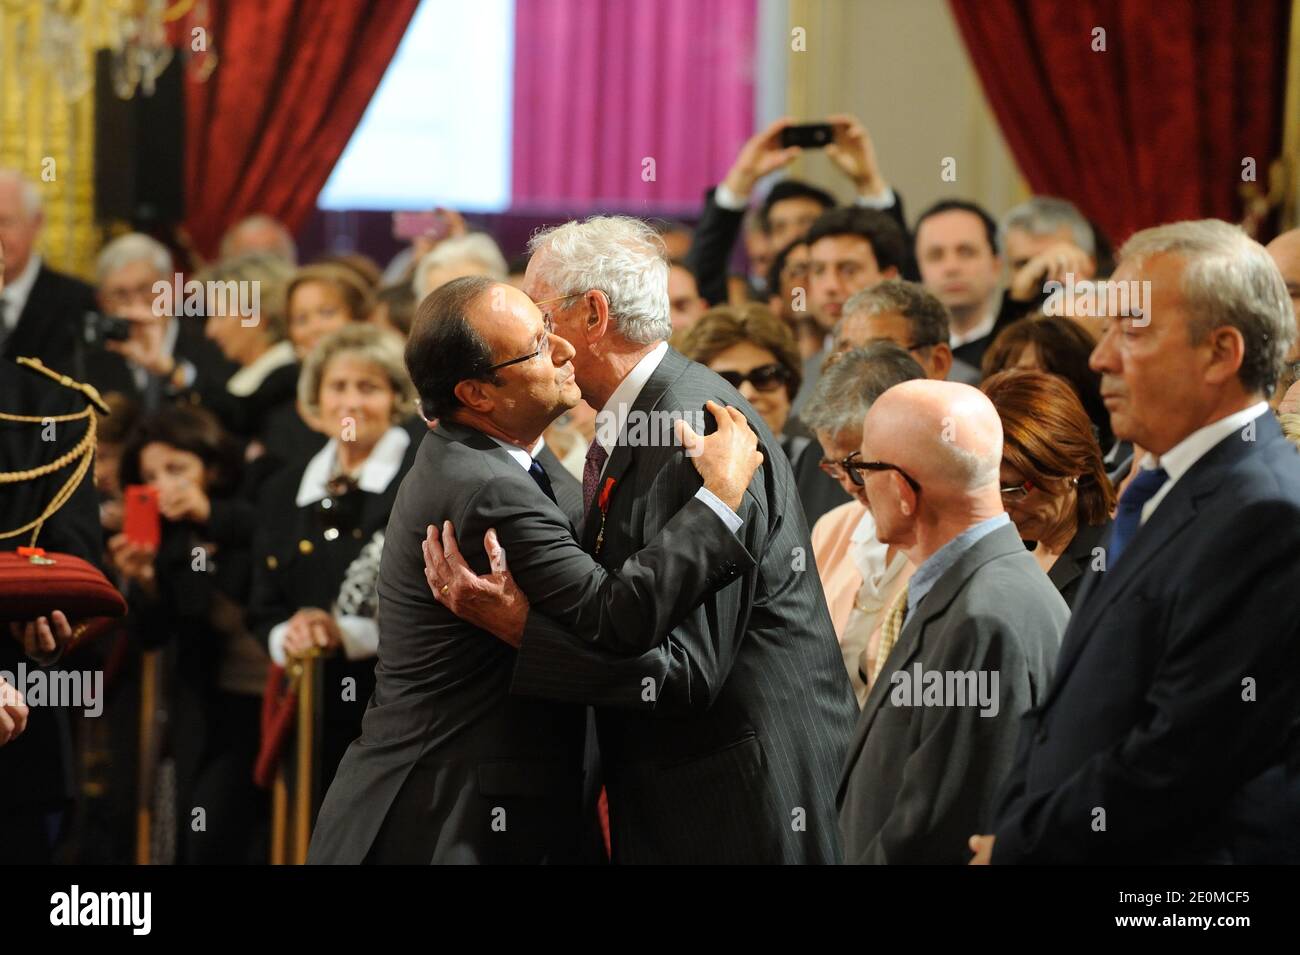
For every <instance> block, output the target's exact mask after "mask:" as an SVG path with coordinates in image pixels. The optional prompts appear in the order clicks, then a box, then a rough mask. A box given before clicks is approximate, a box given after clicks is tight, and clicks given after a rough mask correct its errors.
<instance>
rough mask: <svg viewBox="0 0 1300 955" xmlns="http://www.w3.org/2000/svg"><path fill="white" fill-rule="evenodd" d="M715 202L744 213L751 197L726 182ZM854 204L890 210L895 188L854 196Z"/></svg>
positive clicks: (714, 198) (719, 189)
mask: <svg viewBox="0 0 1300 955" xmlns="http://www.w3.org/2000/svg"><path fill="white" fill-rule="evenodd" d="M713 201H714V202H715V203H717V204H718V207H719V208H722V209H729V210H731V211H732V212H743V211H744V210H745V207H746V206H748V205H749V196H738V195H736V194H735V193H734V192H732V191H731V190H730V189H728V188H727V184H726V183H725V182H722V183H718V188H716V189H714V190H713ZM853 204H854V205H856V206H861V207H862V208H864V209H888V208H889V207H890V206H892V205H893V204H894V188H893V187H892V186H886V187H885V188H884V190H882V191H881V192H878V193H876V194H875V195H874V196H863V195H857V196H854V197H853Z"/></svg>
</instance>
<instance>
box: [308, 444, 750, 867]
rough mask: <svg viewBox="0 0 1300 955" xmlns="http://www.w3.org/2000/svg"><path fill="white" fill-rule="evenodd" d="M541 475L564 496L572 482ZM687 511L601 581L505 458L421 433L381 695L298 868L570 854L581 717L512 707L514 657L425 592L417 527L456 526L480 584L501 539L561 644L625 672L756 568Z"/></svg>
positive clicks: (388, 622) (401, 531) (392, 537)
mask: <svg viewBox="0 0 1300 955" xmlns="http://www.w3.org/2000/svg"><path fill="white" fill-rule="evenodd" d="M548 457H549V455H548ZM543 467H545V464H543ZM551 473H552V474H553V475H555V477H556V478H560V480H557V481H556V482H555V483H556V484H557V486H558V487H559V490H560V493H557V495H556V497H557V500H558V499H559V498H560V497H561V494H564V493H566V491H567V489H566V488H564V487H563V485H564V484H565V483H566V482H567V483H573V482H572V479H569V478H567V476H562V475H561V473H560V472H558V471H552V472H551ZM684 505H685V506H683V507H682V508H681V514H679V515H677V516H676V519H675V520H673V521H669V522H668V523H667V526H666V527H665V528H664V533H663V534H661V535H659V536H658V537H657V538H656V539H655V540H654V541H653V543H652V544H651V546H650V547H648V548H646V549H645V550H644V552H643V553H640V554H637V555H631V554H629V557H630V558H631V559H630V560H628V561H627V562H626V563H625V564H621V565H620V566H618V567H617V568H615V569H613V570H611V571H606V570H604V569H602V568H601V567H599V566H597V565H596V563H595V562H593V561H592V559H591V557H590V556H589V555H588V554H586V553H584V552H583V550H582V549H581V548H580V547H579V546H578V544H577V543H576V541H575V539H574V536H573V527H572V525H571V523H570V520H569V518H568V516H567V515H566V514H565V513H564V512H563V511H562V510H561V508H560V507H559V506H557V505H556V504H555V503H552V502H551V501H550V500H549V499H548V498H546V497H545V496H544V495H543V493H542V491H541V490H540V489H539V488H538V486H537V485H536V484H535V483H534V482H533V479H532V478H531V477H529V475H528V472H527V471H525V470H524V469H523V468H521V467H520V466H519V464H518V462H516V461H514V460H512V459H511V458H510V456H509V454H508V453H507V452H506V451H505V450H504V449H503V448H502V447H501V446H500V445H499V444H497V443H496V442H495V441H493V440H492V439H490V438H488V437H486V436H485V435H482V434H480V433H479V432H477V431H473V430H471V429H469V428H467V427H464V426H462V425H458V424H456V423H455V422H452V421H443V422H442V423H440V424H439V425H438V427H437V428H436V429H435V430H434V431H432V432H430V433H429V434H426V435H425V436H424V438H423V439H422V441H421V443H420V446H419V449H418V451H417V452H416V454H415V461H414V464H413V465H412V467H411V470H410V471H409V472H408V473H407V475H406V477H405V478H404V479H403V480H402V484H401V488H400V489H399V491H398V493H397V500H396V502H395V503H394V505H393V510H392V514H391V515H390V517H389V521H388V529H387V532H386V534H385V539H384V554H383V559H382V561H381V563H380V568H379V584H378V593H379V660H378V664H377V666H376V667H375V681H376V685H375V691H374V694H373V695H372V697H371V698H370V701H369V704H368V705H367V707H366V712H365V716H364V718H363V721H362V726H361V737H360V738H359V739H357V740H356V741H355V742H353V744H352V745H351V747H350V748H349V749H348V751H347V754H346V755H345V756H344V757H343V761H342V763H341V764H340V765H339V769H338V772H337V773H336V774H335V777H334V781H333V783H332V785H331V786H330V789H329V792H328V793H327V795H326V797H325V801H324V804H323V805H322V807H321V811H320V816H319V819H318V821H317V825H316V830H315V832H314V833H313V835H312V841H311V849H310V852H309V854H308V861H309V862H312V863H329V864H332V863H344V864H355V863H359V862H362V861H369V862H377V863H410V862H420V863H425V862H435V863H485V862H486V863H532V862H569V861H573V860H574V859H575V858H577V857H578V856H577V853H578V851H579V848H580V842H579V840H580V838H581V836H582V834H583V832H584V831H585V827H584V820H583V819H582V818H581V817H580V814H579V813H580V808H581V805H582V782H583V780H582V765H583V744H584V739H585V733H586V722H587V721H586V713H585V712H584V711H583V709H582V708H581V707H579V706H571V705H566V704H564V703H563V702H548V701H541V700H530V699H523V698H521V697H512V696H510V695H509V692H508V691H509V686H510V680H511V673H512V668H513V663H514V659H515V651H514V649H512V648H511V647H510V646H509V645H508V644H506V643H504V642H503V641H501V640H498V639H496V638H495V637H493V636H491V635H490V634H488V633H484V632H483V631H481V630H478V629H477V628H475V627H473V626H471V625H470V624H468V623H466V622H465V621H463V620H460V619H458V618H456V617H455V616H453V615H452V613H451V611H450V610H448V609H447V608H446V607H444V606H442V605H441V604H439V603H438V602H437V601H435V600H434V599H433V596H432V594H430V592H429V586H428V583H427V581H426V580H425V576H424V558H423V555H422V553H421V550H420V545H421V542H422V541H423V539H424V531H425V527H426V526H427V525H429V524H440V523H441V522H442V521H444V520H450V521H452V523H453V524H454V525H455V527H456V532H457V535H458V537H459V544H460V547H461V552H462V553H463V554H464V557H465V560H466V561H467V562H468V563H469V565H470V566H471V567H472V568H473V569H474V570H475V571H476V572H477V573H487V572H488V560H487V555H486V554H485V553H484V550H483V535H484V533H485V532H486V531H487V530H488V528H495V529H496V531H497V534H498V535H499V536H500V539H501V543H502V546H504V547H505V549H506V552H507V554H508V555H509V558H510V569H511V572H512V574H513V576H514V578H515V580H516V581H517V582H518V583H519V586H520V587H521V588H522V589H523V591H524V593H525V594H527V595H528V597H529V599H530V600H531V602H532V606H533V608H534V609H535V610H536V611H537V612H538V613H548V614H550V615H551V616H552V617H554V618H555V619H557V620H564V621H565V634H566V636H567V637H568V639H571V640H574V641H578V642H582V641H591V643H592V644H593V645H599V646H600V647H602V648H605V647H608V648H609V652H619V653H623V654H625V655H626V656H627V658H628V659H629V660H633V661H635V660H637V659H638V658H637V657H636V656H635V654H636V653H642V652H644V648H645V647H651V646H656V645H657V644H658V643H659V642H660V641H662V639H663V637H664V635H665V634H666V633H667V632H668V630H669V629H670V623H671V621H672V620H675V619H680V618H681V617H682V616H683V615H684V614H686V613H687V612H688V611H689V608H690V607H691V606H693V605H694V603H695V602H696V601H697V600H698V599H699V595H700V594H701V593H704V592H706V591H707V590H708V589H709V588H711V587H714V586H717V585H719V584H721V583H722V582H724V581H726V580H730V579H731V575H733V574H735V573H738V572H739V571H740V569H742V568H744V567H748V566H751V564H752V559H751V558H750V555H749V554H748V553H746V551H745V549H744V547H743V546H742V545H741V542H740V541H739V540H737V539H736V537H735V536H734V535H733V534H731V533H730V532H729V531H728V530H727V528H726V527H725V525H724V524H723V523H722V521H721V520H719V519H718V518H717V517H716V515H714V514H713V513H712V512H711V511H710V510H709V508H708V506H707V505H705V504H703V503H702V502H700V501H687V502H684ZM612 620H625V621H631V622H632V625H622V626H618V627H614V626H612V625H611V623H610V621H612Z"/></svg>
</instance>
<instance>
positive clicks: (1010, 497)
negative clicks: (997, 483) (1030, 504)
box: [998, 480, 1038, 501]
mask: <svg viewBox="0 0 1300 955" xmlns="http://www.w3.org/2000/svg"><path fill="white" fill-rule="evenodd" d="M1037 486H1038V485H1036V484H1035V483H1034V482H1033V481H1028V480H1027V481H1025V482H1024V483H1023V484H1016V485H1014V486H1012V487H1000V488H998V490H999V491H1000V492H1001V493H1002V499H1003V500H1006V501H1023V500H1024V499H1025V498H1027V497H1028V496H1029V492H1030V491H1032V490H1034V488H1036V487H1037Z"/></svg>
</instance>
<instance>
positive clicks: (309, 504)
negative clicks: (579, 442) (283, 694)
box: [249, 323, 418, 796]
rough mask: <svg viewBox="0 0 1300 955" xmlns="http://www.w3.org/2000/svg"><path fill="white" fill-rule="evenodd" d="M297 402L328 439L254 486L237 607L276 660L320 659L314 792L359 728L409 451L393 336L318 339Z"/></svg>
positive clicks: (401, 368) (374, 333)
mask: <svg viewBox="0 0 1300 955" xmlns="http://www.w3.org/2000/svg"><path fill="white" fill-rule="evenodd" d="M298 401H299V404H301V405H302V406H303V407H304V408H305V409H306V410H307V411H308V413H310V414H311V415H312V417H313V418H314V419H315V420H317V421H319V422H320V425H321V427H322V428H323V429H324V431H325V433H326V435H327V436H328V438H329V440H328V442H327V443H326V445H325V447H324V448H322V449H321V450H320V451H318V452H317V453H316V454H315V455H313V456H312V457H310V458H309V459H307V460H306V461H305V462H301V461H300V463H299V464H298V465H297V466H296V467H288V468H285V469H284V470H283V471H281V472H280V473H279V474H277V475H276V476H275V477H272V478H271V479H269V480H268V481H267V483H266V485H265V487H264V489H263V492H262V494H261V497H260V500H259V527H258V534H257V536H256V537H255V538H254V542H253V592H252V597H251V599H250V601H249V615H250V619H251V620H252V623H253V626H254V628H255V630H256V632H257V633H258V634H259V636H261V637H262V639H263V640H265V641H266V645H267V647H268V648H269V651H270V655H271V659H272V660H274V661H275V662H276V663H277V664H279V665H281V666H284V665H285V664H286V663H287V662H288V661H289V660H290V659H291V658H296V657H303V656H307V655H309V654H315V653H323V654H325V655H326V657H327V659H326V661H325V670H324V680H323V684H322V685H323V686H324V687H325V688H326V692H325V693H324V694H323V695H322V699H323V710H322V711H321V715H322V726H323V731H322V733H323V738H322V739H321V746H320V750H319V752H320V761H319V763H318V773H317V781H318V786H319V788H318V791H317V794H318V795H319V796H323V794H324V792H325V789H326V787H328V785H329V782H330V780H332V779H333V777H334V771H335V769H336V768H337V767H338V763H339V760H340V759H342V758H343V752H344V750H345V749H347V746H348V744H349V743H351V742H352V740H353V739H355V738H356V737H357V736H358V735H360V731H361V715H362V712H363V711H364V710H365V707H366V703H367V701H368V700H369V699H370V694H371V691H372V690H373V689H374V685H375V675H374V665H375V653H376V650H377V647H378V639H379V633H378V627H377V625H376V623H375V620H374V613H373V606H372V605H373V599H374V598H373V591H374V586H373V583H374V576H375V574H376V573H377V570H378V560H379V556H380V554H381V551H382V546H383V535H382V532H383V530H384V528H385V527H386V525H387V523H388V515H389V511H390V510H391V509H392V505H393V501H394V499H395V498H396V495H397V489H398V486H399V485H400V484H401V482H402V477H403V476H404V475H405V474H406V472H407V471H408V470H409V469H410V466H411V463H412V461H413V460H414V455H415V451H416V448H417V447H418V442H416V441H414V440H412V438H411V434H410V432H408V431H407V430H406V428H404V427H402V425H401V421H402V419H403V418H404V417H405V416H406V415H407V414H409V412H410V410H411V408H412V407H413V406H414V401H415V389H414V386H413V385H412V384H411V382H410V379H409V378H408V377H407V374H406V366H405V364H404V362H403V360H402V343H401V341H400V339H398V338H396V336H394V335H392V334H391V333H389V332H386V331H383V330H382V329H379V328H377V327H376V326H374V325H369V324H355V323H354V324H349V325H346V326H345V327H343V328H342V329H340V330H338V331H336V332H334V333H332V334H331V335H329V336H327V337H325V338H324V339H322V340H321V341H320V342H319V343H318V344H317V345H316V346H315V348H314V349H313V350H312V351H311V353H310V354H309V355H308V356H307V359H306V362H305V363H304V365H303V370H302V377H301V378H300V379H299V382H298ZM288 749H292V747H288Z"/></svg>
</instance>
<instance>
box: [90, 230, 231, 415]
mask: <svg viewBox="0 0 1300 955" xmlns="http://www.w3.org/2000/svg"><path fill="white" fill-rule="evenodd" d="M95 276H96V281H97V283H98V289H97V290H96V298H97V300H98V303H99V310H100V312H101V313H102V314H103V315H106V316H110V317H113V318H121V319H126V320H127V322H129V323H130V328H129V331H128V334H127V337H126V338H125V339H122V340H116V339H111V338H110V339H107V340H106V341H104V343H103V347H102V348H95V347H88V348H87V349H86V353H85V358H84V367H85V377H86V379H87V380H88V381H89V382H90V383H91V384H93V385H95V387H97V388H98V389H99V390H100V391H101V392H102V393H105V394H107V393H108V392H111V391H116V392H119V393H121V394H125V395H127V396H128V397H132V398H136V399H138V400H140V401H141V402H142V404H143V406H144V407H145V409H146V410H153V409H156V408H157V407H159V406H160V405H161V403H162V402H163V401H164V400H167V399H169V398H172V397H175V396H176V395H178V394H180V393H181V392H182V391H185V390H187V389H190V388H192V387H194V385H195V382H196V381H197V380H198V379H199V377H200V376H204V377H206V378H208V379H210V380H221V381H224V380H225V379H226V378H228V377H229V376H230V375H231V374H232V373H233V372H234V371H235V366H234V365H233V364H232V363H230V362H228V361H227V360H226V359H225V358H224V357H222V355H221V353H220V352H219V351H217V349H216V347H215V346H214V345H213V344H212V343H211V342H210V341H208V340H207V339H206V338H205V337H204V334H203V327H202V324H201V323H202V321H203V319H202V318H201V317H199V316H189V317H185V316H182V315H179V314H173V312H179V311H180V309H179V303H176V302H174V301H173V299H174V298H175V296H174V294H168V295H165V296H161V297H160V293H159V292H158V291H157V290H156V289H155V286H156V285H158V283H163V284H165V285H166V286H168V288H169V289H171V288H173V287H174V284H175V275H174V266H173V264H172V256H171V253H170V252H169V251H168V250H167V247H166V246H165V245H163V244H162V243H161V242H159V241H158V240H157V239H153V238H151V237H149V236H147V235H144V234H142V233H139V232H129V233H127V234H126V235H122V236H118V237H117V238H116V239H114V240H113V241H111V242H109V243H108V245H106V246H104V248H103V250H102V251H101V252H100V253H99V258H98V260H97V261H96V264H95ZM155 306H157V307H155Z"/></svg>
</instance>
